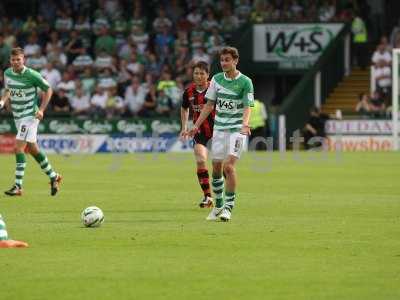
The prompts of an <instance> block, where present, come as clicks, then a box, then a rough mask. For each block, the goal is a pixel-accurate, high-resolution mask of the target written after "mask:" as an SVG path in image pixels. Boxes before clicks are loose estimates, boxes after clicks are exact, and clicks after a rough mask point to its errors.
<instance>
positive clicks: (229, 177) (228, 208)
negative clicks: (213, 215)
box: [220, 155, 238, 221]
mask: <svg viewBox="0 0 400 300" xmlns="http://www.w3.org/2000/svg"><path fill="white" fill-rule="evenodd" d="M237 160H238V158H237V157H235V156H233V155H229V156H228V157H227V158H226V160H225V161H224V174H225V176H226V178H225V204H224V211H223V212H222V213H221V215H220V218H221V220H223V221H229V220H230V218H231V214H232V210H233V207H234V206H235V198H236V193H235V191H236V183H237V175H236V168H235V164H236V161H237Z"/></svg>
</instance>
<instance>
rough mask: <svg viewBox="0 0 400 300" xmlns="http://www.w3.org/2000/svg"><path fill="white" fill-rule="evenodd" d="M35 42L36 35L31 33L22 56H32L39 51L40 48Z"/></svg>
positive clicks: (36, 39)
mask: <svg viewBox="0 0 400 300" xmlns="http://www.w3.org/2000/svg"><path fill="white" fill-rule="evenodd" d="M37 41H38V38H37V35H36V34H33V33H32V34H31V35H30V36H29V38H28V44H26V45H25V47H24V54H25V56H26V57H29V56H32V55H34V54H36V53H37V52H39V51H40V46H39V44H38V42H37Z"/></svg>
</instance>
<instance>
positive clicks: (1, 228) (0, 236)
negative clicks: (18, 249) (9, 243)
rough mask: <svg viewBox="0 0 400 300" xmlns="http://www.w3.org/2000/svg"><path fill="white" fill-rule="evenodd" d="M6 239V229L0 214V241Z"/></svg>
mask: <svg viewBox="0 0 400 300" xmlns="http://www.w3.org/2000/svg"><path fill="white" fill-rule="evenodd" d="M4 240H8V233H7V229H6V223H4V220H3V218H2V217H1V215H0V241H4Z"/></svg>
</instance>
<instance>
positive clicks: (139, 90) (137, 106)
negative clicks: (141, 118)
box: [125, 76, 147, 116]
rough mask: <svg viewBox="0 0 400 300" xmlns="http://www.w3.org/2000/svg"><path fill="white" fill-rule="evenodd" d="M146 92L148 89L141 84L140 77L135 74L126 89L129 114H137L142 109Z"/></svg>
mask: <svg viewBox="0 0 400 300" xmlns="http://www.w3.org/2000/svg"><path fill="white" fill-rule="evenodd" d="M146 93H147V91H146V89H145V88H144V87H143V86H142V85H141V84H140V80H139V77H138V76H133V77H132V82H131V84H130V85H129V86H128V87H127V88H126V90H125V103H126V105H127V108H128V114H130V115H132V116H136V115H137V114H138V113H139V112H140V111H141V109H142V107H143V103H144V100H145V97H146Z"/></svg>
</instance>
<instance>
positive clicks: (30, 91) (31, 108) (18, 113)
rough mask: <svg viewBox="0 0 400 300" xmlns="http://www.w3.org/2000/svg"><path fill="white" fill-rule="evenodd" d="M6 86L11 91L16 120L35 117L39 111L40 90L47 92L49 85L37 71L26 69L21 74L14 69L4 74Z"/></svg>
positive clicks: (9, 69)
mask: <svg viewBox="0 0 400 300" xmlns="http://www.w3.org/2000/svg"><path fill="white" fill-rule="evenodd" d="M4 83H5V84H4V85H5V88H6V89H7V90H9V91H10V103H11V111H12V113H13V116H14V119H15V120H19V119H24V118H31V117H34V116H35V114H36V112H37V110H38V102H39V97H38V88H40V89H41V90H42V91H47V90H48V88H49V87H50V85H49V83H48V82H47V81H46V79H44V78H43V77H42V75H40V73H38V72H37V71H35V70H33V69H31V68H28V67H24V68H23V70H22V71H21V73H16V72H14V71H13V69H12V68H8V69H7V70H6V71H5V72H4Z"/></svg>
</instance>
